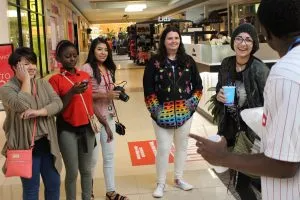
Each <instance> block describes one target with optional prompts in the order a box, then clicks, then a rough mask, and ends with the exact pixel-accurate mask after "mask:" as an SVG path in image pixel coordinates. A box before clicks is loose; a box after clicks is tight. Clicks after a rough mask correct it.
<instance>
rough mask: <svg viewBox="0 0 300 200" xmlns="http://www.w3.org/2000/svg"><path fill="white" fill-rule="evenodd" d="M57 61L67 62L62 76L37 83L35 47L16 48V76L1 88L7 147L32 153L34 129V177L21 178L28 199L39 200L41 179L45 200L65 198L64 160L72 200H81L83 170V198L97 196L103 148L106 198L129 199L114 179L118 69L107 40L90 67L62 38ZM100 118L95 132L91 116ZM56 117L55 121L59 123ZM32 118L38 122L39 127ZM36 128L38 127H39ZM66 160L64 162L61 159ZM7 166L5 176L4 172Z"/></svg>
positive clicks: (94, 49)
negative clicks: (78, 195) (78, 189)
mask: <svg viewBox="0 0 300 200" xmlns="http://www.w3.org/2000/svg"><path fill="white" fill-rule="evenodd" d="M56 59H57V60H58V61H59V62H60V63H61V64H62V68H61V70H60V73H59V74H56V75H53V76H52V77H51V78H50V79H49V82H48V81H46V80H43V79H36V78H35V76H36V73H37V65H36V64H37V57H36V54H35V53H34V52H33V50H32V49H30V48H27V47H20V48H17V49H16V50H15V51H14V52H13V53H12V54H11V55H10V57H9V64H10V65H11V67H12V69H13V71H14V73H15V76H14V77H13V78H12V79H11V80H10V81H9V82H8V83H7V84H5V85H4V86H3V87H1V89H0V94H1V100H2V102H3V106H4V109H5V112H6V120H5V122H4V126H3V129H4V131H5V134H6V144H5V146H4V148H3V151H2V153H3V154H4V155H6V151H7V149H8V148H9V149H28V148H29V147H30V144H31V135H32V131H33V129H34V128H35V129H36V130H37V131H36V134H35V137H34V148H33V168H32V171H33V173H32V177H31V178H21V181H22V186H23V199H24V200H33V199H34V200H37V199H38V196H39V195H38V194H39V185H40V175H41V176H42V179H43V182H44V185H45V199H53V200H54V199H57V200H58V199H60V172H61V169H62V159H63V161H64V166H65V170H66V177H65V191H66V198H67V199H68V200H75V199H76V182H77V175H78V170H79V172H80V176H81V190H82V195H81V199H83V200H90V199H91V198H93V177H94V176H95V170H96V164H97V160H98V157H99V151H100V149H99V146H100V145H101V147H102V155H103V173H104V179H105V184H106V199H107V200H110V199H114V200H118V199H122V200H126V199H128V198H127V197H126V196H123V195H121V194H118V193H117V192H116V186H115V181H114V140H113V139H114V134H115V124H114V120H113V117H114V116H115V112H116V111H115V109H114V106H113V100H118V99H119V94H120V91H114V90H113V87H114V82H115V71H116V65H115V63H114V62H113V60H112V52H111V48H110V47H109V45H108V43H107V41H105V40H104V39H102V38H97V39H95V40H93V41H92V44H91V47H90V51H89V54H88V58H87V60H86V64H85V65H84V66H82V68H81V69H80V70H79V69H77V68H76V64H77V60H78V52H77V50H76V47H75V46H74V44H73V43H71V42H70V41H68V40H62V41H60V42H59V43H58V44H57V47H56ZM93 114H95V115H96V116H97V118H98V120H99V121H100V122H101V124H102V125H103V126H102V128H101V131H100V133H97V134H95V133H94V132H93V130H92V128H91V126H90V122H89V117H88V116H92V115H93ZM55 117H56V119H55ZM33 119H36V120H37V123H36V125H35V124H34V123H33ZM34 126H36V127H34ZM61 158H62V159H61ZM5 170H6V169H5V167H4V172H5Z"/></svg>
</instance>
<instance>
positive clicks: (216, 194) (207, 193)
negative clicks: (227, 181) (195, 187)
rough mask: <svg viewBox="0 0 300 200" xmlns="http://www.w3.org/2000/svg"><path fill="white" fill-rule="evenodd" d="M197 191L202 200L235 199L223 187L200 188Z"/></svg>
mask: <svg viewBox="0 0 300 200" xmlns="http://www.w3.org/2000/svg"><path fill="white" fill-rule="evenodd" d="M199 191H200V195H201V197H202V199H203V200H211V199H213V200H229V199H235V198H234V197H233V196H232V195H231V193H230V192H229V191H227V189H226V188H225V187H213V188H202V189H199Z"/></svg>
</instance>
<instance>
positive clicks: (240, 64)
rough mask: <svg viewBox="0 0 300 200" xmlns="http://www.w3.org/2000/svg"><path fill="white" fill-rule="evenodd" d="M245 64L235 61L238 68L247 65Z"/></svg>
mask: <svg viewBox="0 0 300 200" xmlns="http://www.w3.org/2000/svg"><path fill="white" fill-rule="evenodd" d="M247 62H248V61H247ZM247 62H245V63H239V62H238V61H236V64H237V65H239V66H245V65H246V64H247Z"/></svg>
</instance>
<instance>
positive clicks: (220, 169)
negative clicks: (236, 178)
mask: <svg viewBox="0 0 300 200" xmlns="http://www.w3.org/2000/svg"><path fill="white" fill-rule="evenodd" d="M207 139H209V140H210V141H213V142H220V141H221V136H219V135H210V136H208V138H207ZM210 166H211V168H214V169H215V171H216V172H217V173H223V172H225V171H227V170H228V167H222V166H215V165H210Z"/></svg>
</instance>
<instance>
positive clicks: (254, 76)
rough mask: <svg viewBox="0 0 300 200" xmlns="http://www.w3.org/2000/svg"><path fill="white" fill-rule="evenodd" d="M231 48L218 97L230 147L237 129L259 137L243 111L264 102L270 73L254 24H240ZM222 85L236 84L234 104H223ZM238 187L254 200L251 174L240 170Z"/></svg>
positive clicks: (223, 131) (223, 66)
mask: <svg viewBox="0 0 300 200" xmlns="http://www.w3.org/2000/svg"><path fill="white" fill-rule="evenodd" d="M231 48H232V50H234V51H235V56H230V57H227V58H225V59H224V60H223V61H222V63H221V67H220V70H219V74H218V83H217V87H216V92H217V95H216V98H217V102H218V103H219V106H223V107H224V109H221V110H222V111H221V112H220V113H219V124H218V134H219V135H222V136H224V137H225V138H226V140H227V144H228V147H229V148H231V147H233V146H234V145H235V142H236V140H235V138H236V133H237V132H238V131H245V132H246V134H247V136H248V137H249V139H250V140H252V141H254V140H255V138H256V139H259V137H258V136H257V135H256V134H255V133H254V132H253V131H252V130H251V129H250V128H249V127H248V126H247V125H246V124H245V123H244V122H243V120H242V118H241V117H240V111H241V110H243V109H246V108H255V107H261V106H263V104H264V97H263V91H264V87H265V83H266V80H267V77H268V74H269V68H268V67H267V66H266V65H265V64H264V63H263V62H262V61H261V60H259V59H258V58H256V57H255V56H254V55H253V54H254V53H255V52H256V51H257V50H258V48H259V41H258V36H257V33H256V30H255V28H254V26H252V25H251V24H248V23H245V24H241V25H240V26H238V27H237V28H236V29H235V30H234V31H233V33H232V36H231ZM223 86H235V88H236V91H235V93H236V95H235V101H234V104H233V105H231V106H224V104H225V102H226V97H225V94H224V90H223V89H222V87H223ZM237 173H238V176H237V180H234V182H236V190H237V192H238V194H239V195H240V197H241V199H242V200H248V199H249V200H255V199H256V196H255V193H254V192H253V190H252V188H251V186H250V185H251V184H250V183H251V178H250V177H249V176H247V175H245V174H243V173H240V172H237Z"/></svg>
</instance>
